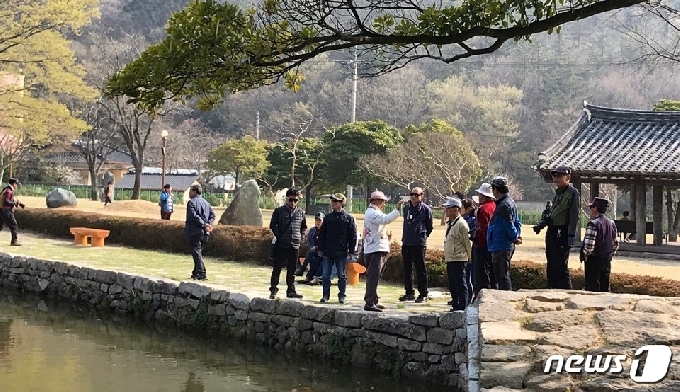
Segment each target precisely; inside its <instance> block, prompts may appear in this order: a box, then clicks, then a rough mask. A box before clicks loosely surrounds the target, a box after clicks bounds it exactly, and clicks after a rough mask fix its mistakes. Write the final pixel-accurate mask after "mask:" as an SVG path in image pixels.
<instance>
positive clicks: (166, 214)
mask: <svg viewBox="0 0 680 392" xmlns="http://www.w3.org/2000/svg"><path fill="white" fill-rule="evenodd" d="M171 215H172V211H169V212H165V211H161V219H162V220H170V216H171Z"/></svg>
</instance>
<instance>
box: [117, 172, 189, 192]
mask: <svg viewBox="0 0 680 392" xmlns="http://www.w3.org/2000/svg"><path fill="white" fill-rule="evenodd" d="M197 179H198V175H197V174H192V175H184V174H166V175H165V183H166V184H170V186H171V187H172V189H177V190H182V191H184V190H186V189H187V188H189V187H190V186H191V184H193V183H194V181H196V180H197ZM141 180H142V185H141V188H140V189H141V190H147V189H158V190H159V191H160V189H161V188H162V187H163V186H162V185H161V175H160V173H159V174H142V178H141ZM134 185H135V174H134V173H128V174H126V175H124V176H123V177H122V178H121V179H120V180H118V181H116V182H115V183H114V184H113V186H114V187H115V188H119V189H132V187H133V186H134Z"/></svg>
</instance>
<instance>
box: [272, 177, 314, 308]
mask: <svg viewBox="0 0 680 392" xmlns="http://www.w3.org/2000/svg"><path fill="white" fill-rule="evenodd" d="M299 200H300V192H298V190H297V189H293V188H291V189H288V190H287V191H286V203H285V204H284V205H282V206H281V207H277V208H276V209H274V212H273V213H272V220H271V222H270V223H269V228H270V229H271V230H272V233H274V239H275V240H276V244H275V245H276V246H275V248H274V265H273V270H272V276H271V282H270V283H271V285H270V286H269V298H270V299H274V298H276V293H278V292H279V288H278V287H277V286H278V285H279V279H280V278H281V270H282V269H283V267H286V286H288V287H287V289H286V297H288V298H302V295H300V294H298V293H297V291H296V290H295V270H296V267H297V265H298V257H299V255H300V244H301V243H302V239H303V238H304V236H305V232H306V231H307V221H306V219H305V212H304V211H302V210H301V209H300V208H298V201H299Z"/></svg>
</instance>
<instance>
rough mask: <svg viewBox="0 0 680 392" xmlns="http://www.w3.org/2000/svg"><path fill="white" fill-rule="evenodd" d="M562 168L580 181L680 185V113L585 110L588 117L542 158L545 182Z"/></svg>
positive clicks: (540, 167) (587, 107) (538, 165)
mask: <svg viewBox="0 0 680 392" xmlns="http://www.w3.org/2000/svg"><path fill="white" fill-rule="evenodd" d="M559 165H567V166H570V167H571V168H572V170H573V172H574V174H575V175H577V176H579V175H582V176H594V175H601V176H603V177H612V178H613V177H621V178H630V177H635V176H641V175H642V176H645V177H650V178H651V177H656V178H661V179H663V178H669V179H680V112H653V111H642V110H630V109H612V108H605V107H599V106H593V105H587V104H586V105H585V107H584V109H583V115H582V116H581V118H580V119H579V120H578V122H577V123H576V124H574V125H573V126H572V128H571V129H569V130H568V132H567V133H566V134H565V135H564V136H563V137H562V138H561V139H560V140H559V141H557V142H556V143H555V144H553V145H552V146H551V147H549V148H548V149H547V150H545V151H544V152H542V153H541V154H539V160H538V162H537V163H536V166H535V168H536V170H538V171H540V172H541V173H542V174H543V175H544V176H545V175H547V174H549V173H550V171H551V170H553V169H554V168H555V167H557V166H559Z"/></svg>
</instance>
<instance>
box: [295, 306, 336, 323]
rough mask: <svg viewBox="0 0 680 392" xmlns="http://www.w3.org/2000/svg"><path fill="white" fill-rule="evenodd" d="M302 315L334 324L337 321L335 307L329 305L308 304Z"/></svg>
mask: <svg viewBox="0 0 680 392" xmlns="http://www.w3.org/2000/svg"><path fill="white" fill-rule="evenodd" d="M302 317H304V318H306V319H309V320H314V321H318V322H322V323H328V324H332V323H333V322H334V321H335V309H334V308H331V307H327V306H317V305H306V306H305V307H304V308H303V309H302Z"/></svg>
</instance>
